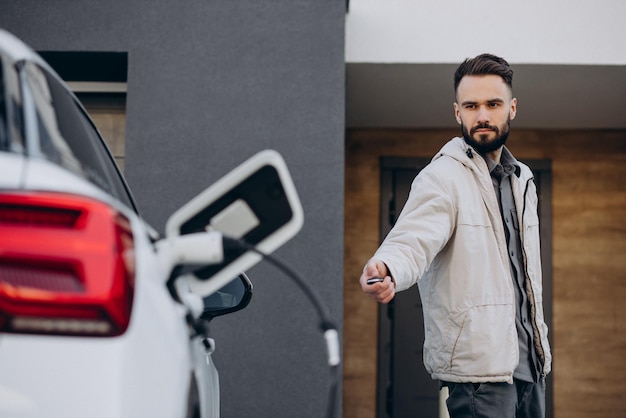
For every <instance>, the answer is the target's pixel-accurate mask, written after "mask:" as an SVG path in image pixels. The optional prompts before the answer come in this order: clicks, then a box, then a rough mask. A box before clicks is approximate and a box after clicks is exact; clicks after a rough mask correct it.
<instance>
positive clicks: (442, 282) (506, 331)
mask: <svg viewBox="0 0 626 418" xmlns="http://www.w3.org/2000/svg"><path fill="white" fill-rule="evenodd" d="M454 78H455V79H454V88H455V94H456V101H455V103H454V114H455V117H456V120H457V122H458V123H459V124H460V125H461V132H462V137H461V138H453V139H452V140H450V141H449V142H448V143H447V144H446V145H444V147H443V148H442V149H441V151H440V152H439V153H438V154H437V155H436V156H435V157H434V158H433V160H432V162H431V163H430V164H429V165H428V166H427V167H425V168H424V169H423V170H422V171H421V172H420V174H419V175H418V176H417V177H416V178H415V180H414V181H413V184H412V186H411V192H410V194H409V198H408V200H407V203H406V205H405V207H404V209H403V211H402V213H401V214H400V216H399V218H398V221H397V222H396V224H395V226H394V227H393V229H392V230H391V231H390V232H389V234H388V236H387V237H386V238H385V240H384V241H383V243H382V244H381V246H380V247H379V248H378V250H377V251H376V253H375V254H374V256H373V257H372V259H370V260H369V261H368V263H367V265H366V266H365V268H364V269H363V274H362V276H361V278H360V283H361V287H362V288H363V291H364V292H365V293H366V294H367V295H369V296H371V297H373V298H374V299H376V300H377V301H379V302H381V303H388V302H389V301H391V299H393V297H394V295H395V292H397V291H402V290H405V289H407V288H409V287H411V286H412V285H414V284H415V283H417V284H418V287H419V290H420V297H421V299H422V305H423V312H424V331H425V341H424V365H425V367H426V369H427V370H428V372H429V373H430V374H431V376H432V377H433V379H438V380H440V381H441V385H442V386H447V387H448V388H449V391H450V396H449V398H448V400H447V406H448V411H449V413H450V416H451V417H452V418H465V417H493V418H516V417H517V418H530V417H532V418H537V417H544V416H545V376H546V374H548V373H549V372H550V368H551V354H550V347H549V344H548V337H547V333H548V330H547V326H546V324H545V322H544V319H543V303H542V283H541V280H542V279H541V261H540V248H539V221H538V217H537V192H536V188H535V184H534V183H533V178H532V172H531V171H530V169H529V168H528V167H527V166H526V165H524V164H522V163H520V162H518V161H517V160H516V159H515V158H514V157H513V155H512V154H511V153H510V151H509V150H508V149H507V148H506V147H505V144H506V141H507V138H508V135H509V128H510V121H511V120H512V119H514V118H515V115H516V112H517V99H515V98H514V97H513V91H512V79H513V71H512V69H511V68H510V66H509V64H508V63H507V62H506V61H505V60H504V59H502V58H500V57H497V56H494V55H490V54H483V55H479V56H477V57H475V58H472V59H467V60H465V61H464V62H463V63H462V64H461V65H460V66H459V67H458V69H457V71H456V73H455V77H454ZM375 278H380V279H379V281H377V280H376V279H375ZM368 279H374V280H370V282H372V281H373V282H374V283H371V284H368ZM381 279H382V281H380V280H381Z"/></svg>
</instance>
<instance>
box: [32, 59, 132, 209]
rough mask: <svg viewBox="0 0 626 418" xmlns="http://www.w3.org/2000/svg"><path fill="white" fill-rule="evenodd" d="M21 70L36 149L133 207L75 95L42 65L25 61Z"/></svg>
mask: <svg viewBox="0 0 626 418" xmlns="http://www.w3.org/2000/svg"><path fill="white" fill-rule="evenodd" d="M24 71H25V74H26V80H27V83H28V86H29V90H30V91H31V93H32V96H33V101H34V104H35V109H36V118H37V128H38V129H37V130H38V133H39V135H38V136H39V142H38V146H39V152H40V153H41V154H42V155H43V156H44V157H45V158H47V159H48V160H50V161H52V162H54V163H55V164H58V165H60V166H62V167H64V168H66V169H68V170H70V171H72V172H74V173H76V174H78V175H80V176H82V177H83V178H85V179H87V180H88V181H90V182H91V183H93V184H95V185H96V186H98V187H100V188H101V189H103V190H105V191H106V192H107V193H109V194H111V195H112V196H114V197H116V198H117V199H118V200H120V201H122V202H123V203H125V204H126V205H127V206H129V207H131V208H133V209H135V205H134V203H133V199H132V197H131V195H130V193H129V191H128V189H127V187H126V183H125V182H124V180H123V178H122V177H121V174H120V173H119V170H118V168H117V166H116V165H115V162H114V160H113V158H112V156H111V154H110V153H109V151H108V149H107V147H106V145H105V143H104V141H103V140H102V138H101V137H100V135H99V133H98V131H97V129H96V128H95V126H94V125H93V123H92V122H91V119H90V118H89V117H88V116H87V114H86V113H85V112H84V110H83V108H82V106H81V105H80V104H79V103H78V101H77V99H76V98H75V97H74V96H73V95H72V94H71V93H70V92H69V91H68V90H67V88H66V87H65V85H64V84H62V82H61V81H59V80H58V79H57V78H56V77H55V76H53V75H52V74H50V73H49V72H47V71H46V70H45V69H43V68H41V67H39V66H37V65H35V64H32V63H27V64H26V65H25V66H24Z"/></svg>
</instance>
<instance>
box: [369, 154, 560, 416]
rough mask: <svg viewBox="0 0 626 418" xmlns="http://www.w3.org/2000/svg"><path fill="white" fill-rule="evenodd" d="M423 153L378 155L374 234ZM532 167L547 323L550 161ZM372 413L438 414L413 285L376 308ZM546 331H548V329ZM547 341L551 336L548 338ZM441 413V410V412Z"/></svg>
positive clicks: (392, 217) (386, 224) (388, 221)
mask: <svg viewBox="0 0 626 418" xmlns="http://www.w3.org/2000/svg"><path fill="white" fill-rule="evenodd" d="M429 162H430V159H426V158H405V157H384V158H382V159H381V222H380V237H381V241H382V239H383V238H384V237H385V236H386V235H387V233H388V232H389V230H390V229H391V227H392V226H393V224H394V223H395V221H396V218H397V216H398V215H399V214H400V211H401V210H402V207H403V206H404V203H405V202H406V199H407V197H408V194H409V190H410V188H411V183H412V181H413V179H414V178H415V176H416V175H417V173H419V171H420V170H421V169H422V168H424V167H425V166H426V164H428V163H429ZM525 162H526V163H527V164H528V165H529V166H530V167H531V168H532V170H533V172H534V175H535V182H536V184H537V190H538V194H539V218H540V220H541V243H542V249H541V251H542V263H543V284H544V309H545V315H546V322H547V324H548V327H549V328H550V330H551V328H552V244H551V235H552V233H551V219H552V213H551V194H552V193H551V181H552V180H551V169H550V161H546V160H541V161H525ZM378 335H379V337H378V353H379V356H378V390H377V392H378V393H377V401H378V403H377V405H378V406H377V418H438V417H439V416H440V415H439V409H440V407H441V408H445V405H441V406H440V400H439V386H438V382H436V381H434V380H432V379H431V377H430V375H428V373H426V370H425V369H424V365H423V361H422V347H423V342H424V323H423V316H422V305H421V302H420V298H419V292H418V289H417V286H414V287H413V288H411V289H409V290H407V291H404V292H400V293H398V294H397V295H396V297H395V298H394V300H393V301H392V302H391V303H390V304H389V305H381V306H380V308H379V333H378ZM550 335H551V334H550ZM551 343H552V341H551ZM547 384H548V392H547V399H546V408H547V411H546V417H547V418H551V417H552V416H553V413H552V379H551V377H549V378H548V381H547ZM444 416H445V415H444Z"/></svg>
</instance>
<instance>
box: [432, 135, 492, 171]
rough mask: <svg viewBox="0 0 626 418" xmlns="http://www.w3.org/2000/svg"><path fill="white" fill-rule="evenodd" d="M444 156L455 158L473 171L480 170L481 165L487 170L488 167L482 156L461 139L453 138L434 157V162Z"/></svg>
mask: <svg viewBox="0 0 626 418" xmlns="http://www.w3.org/2000/svg"><path fill="white" fill-rule="evenodd" d="M443 156H447V157H451V158H454V159H455V160H457V161H459V162H460V163H461V164H463V165H465V166H467V167H470V168H473V169H478V168H479V164H481V163H482V165H484V166H485V168H486V167H487V164H486V163H485V160H484V159H483V158H482V157H481V156H480V154H479V153H477V152H476V150H474V148H472V147H471V146H470V145H468V144H467V142H465V140H464V139H463V138H460V137H456V138H452V139H451V140H450V141H448V142H447V143H446V144H445V145H444V146H443V147H442V148H441V150H439V152H438V153H437V154H436V155H435V156H434V157H433V161H435V160H437V159H439V158H441V157H443ZM479 161H480V162H479Z"/></svg>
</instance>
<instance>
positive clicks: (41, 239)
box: [0, 193, 135, 336]
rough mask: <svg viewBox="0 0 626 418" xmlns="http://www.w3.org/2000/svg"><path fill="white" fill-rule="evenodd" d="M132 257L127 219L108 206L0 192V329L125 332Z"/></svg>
mask: <svg viewBox="0 0 626 418" xmlns="http://www.w3.org/2000/svg"><path fill="white" fill-rule="evenodd" d="M134 262H135V258H134V243H133V236H132V231H131V228H130V223H129V221H128V219H127V218H126V217H124V216H122V215H121V214H120V213H119V212H117V211H115V210H114V209H112V208H111V207H109V206H108V205H106V204H104V203H102V202H99V201H96V200H92V199H88V198H85V197H80V196H74V195H66V194H53V193H31V194H0V332H15V333H31V334H32V333H34V334H57V335H83V336H116V335H120V334H123V333H124V332H125V331H126V329H127V327H128V323H129V321H130V313H131V308H132V300H133V291H134V279H135V276H134Z"/></svg>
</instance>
